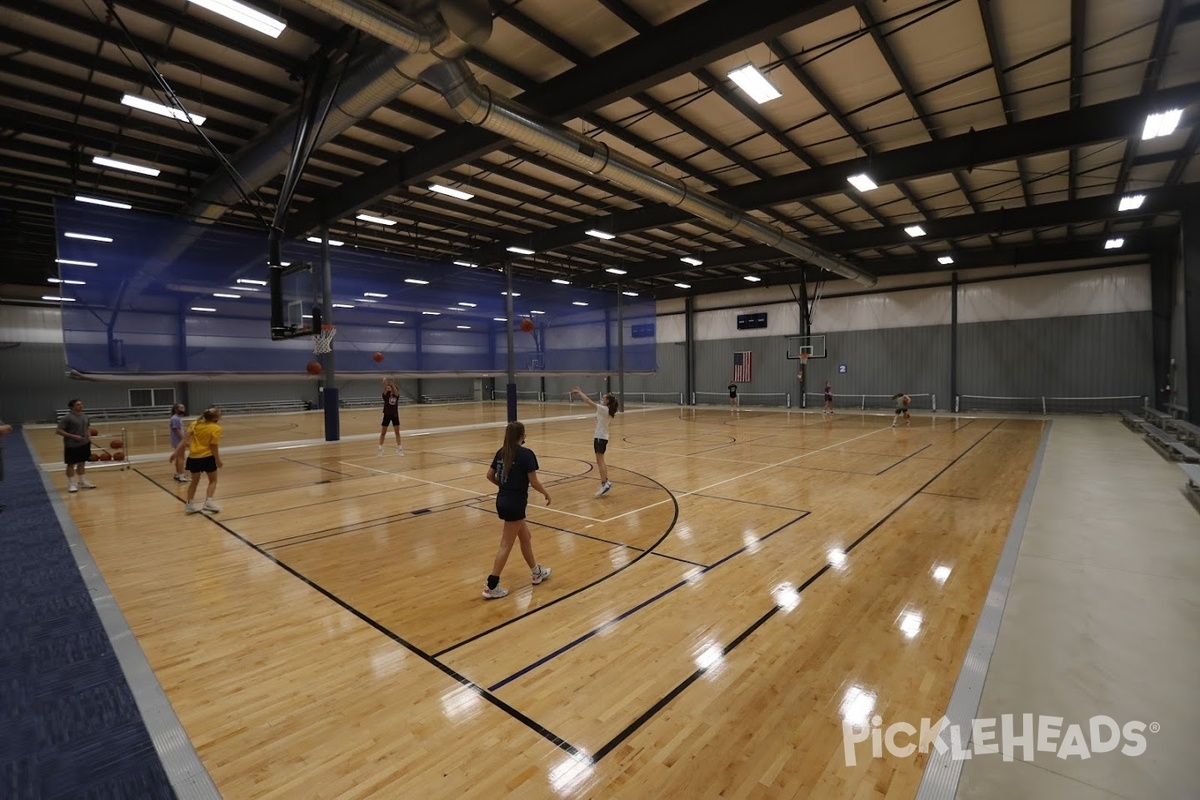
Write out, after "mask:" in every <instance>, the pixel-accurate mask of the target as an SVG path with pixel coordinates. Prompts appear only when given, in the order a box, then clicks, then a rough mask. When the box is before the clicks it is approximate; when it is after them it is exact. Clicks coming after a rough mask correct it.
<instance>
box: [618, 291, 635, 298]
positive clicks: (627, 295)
mask: <svg viewBox="0 0 1200 800" xmlns="http://www.w3.org/2000/svg"><path fill="white" fill-rule="evenodd" d="M621 294H623V295H625V296H626V297H637V296H638V293H637V292H621Z"/></svg>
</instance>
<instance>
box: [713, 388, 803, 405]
mask: <svg viewBox="0 0 1200 800" xmlns="http://www.w3.org/2000/svg"><path fill="white" fill-rule="evenodd" d="M737 396H738V405H739V406H742V407H745V406H760V407H764V408H790V407H791V405H792V396H791V394H789V393H787V392H742V391H739V392H738V393H737ZM729 399H730V398H729V392H727V391H726V392H692V405H694V406H708V405H729Z"/></svg>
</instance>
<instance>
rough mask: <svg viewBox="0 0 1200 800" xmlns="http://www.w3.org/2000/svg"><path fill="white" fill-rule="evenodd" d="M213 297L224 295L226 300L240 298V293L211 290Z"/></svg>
mask: <svg viewBox="0 0 1200 800" xmlns="http://www.w3.org/2000/svg"><path fill="white" fill-rule="evenodd" d="M213 297H224V298H225V299H227V300H241V299H242V296H241V295H240V294H226V293H225V292H213Z"/></svg>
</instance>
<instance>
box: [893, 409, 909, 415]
mask: <svg viewBox="0 0 1200 800" xmlns="http://www.w3.org/2000/svg"><path fill="white" fill-rule="evenodd" d="M896 413H897V414H907V413H908V409H907V408H897V409H896Z"/></svg>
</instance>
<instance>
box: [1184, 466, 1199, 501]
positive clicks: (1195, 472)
mask: <svg viewBox="0 0 1200 800" xmlns="http://www.w3.org/2000/svg"><path fill="white" fill-rule="evenodd" d="M1179 468H1180V469H1181V470H1183V473H1184V474H1185V475H1187V477H1188V482H1187V485H1185V486H1184V488H1183V490H1184V492H1185V493H1186V494H1187V498H1188V500H1190V501H1192V505H1194V506H1195V507H1196V510H1197V511H1200V466H1196V465H1195V464H1180V465H1179Z"/></svg>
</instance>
